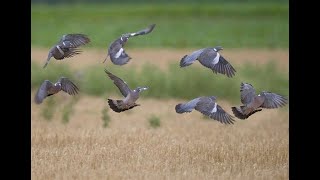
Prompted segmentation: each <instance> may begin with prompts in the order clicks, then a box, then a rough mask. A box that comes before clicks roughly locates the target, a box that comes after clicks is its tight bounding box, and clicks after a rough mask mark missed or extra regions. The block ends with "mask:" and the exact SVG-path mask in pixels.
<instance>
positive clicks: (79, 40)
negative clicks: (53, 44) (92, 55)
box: [59, 34, 90, 48]
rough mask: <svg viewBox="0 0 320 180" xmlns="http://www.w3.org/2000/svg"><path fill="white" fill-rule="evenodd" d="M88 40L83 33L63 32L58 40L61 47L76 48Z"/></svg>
mask: <svg viewBox="0 0 320 180" xmlns="http://www.w3.org/2000/svg"><path fill="white" fill-rule="evenodd" d="M89 42H90V39H89V37H88V36H87V35H85V34H65V35H63V36H62V38H61V39H60V41H59V45H60V46H61V47H62V48H76V47H79V46H81V45H85V44H87V43H89Z"/></svg>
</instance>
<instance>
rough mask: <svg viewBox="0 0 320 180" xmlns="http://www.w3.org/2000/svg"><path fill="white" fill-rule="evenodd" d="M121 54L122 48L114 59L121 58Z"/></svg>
mask: <svg viewBox="0 0 320 180" xmlns="http://www.w3.org/2000/svg"><path fill="white" fill-rule="evenodd" d="M122 52H123V48H121V49H120V50H119V51H118V52H117V54H116V55H115V56H114V57H115V58H119V57H120V56H121V54H122Z"/></svg>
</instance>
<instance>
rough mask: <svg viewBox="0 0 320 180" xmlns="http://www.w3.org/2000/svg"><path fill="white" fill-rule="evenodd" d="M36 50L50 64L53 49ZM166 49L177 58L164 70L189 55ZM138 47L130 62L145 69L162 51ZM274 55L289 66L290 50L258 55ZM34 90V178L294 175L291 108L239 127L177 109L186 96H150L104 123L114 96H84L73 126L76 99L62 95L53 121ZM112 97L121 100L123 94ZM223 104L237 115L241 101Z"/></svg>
mask: <svg viewBox="0 0 320 180" xmlns="http://www.w3.org/2000/svg"><path fill="white" fill-rule="evenodd" d="M31 51H32V58H31V59H33V60H34V61H36V62H38V63H40V64H42V63H43V62H44V61H45V58H46V56H47V51H46V49H41V48H32V50H31ZM161 51H163V52H166V53H164V54H165V55H166V56H167V57H170V58H165V57H163V56H162V57H161V58H163V59H164V60H163V61H160V60H157V61H158V62H161V63H160V64H161V65H159V66H161V67H166V65H167V64H168V63H169V61H168V60H165V59H177V57H180V56H181V54H184V53H186V52H188V50H172V51H170V50H161ZM130 52H131V55H132V56H137V58H135V59H133V61H134V63H133V61H132V62H131V65H130V63H129V64H128V65H130V66H139V63H140V64H142V62H143V61H144V60H143V59H144V58H145V59H150V58H151V57H152V56H154V55H153V54H154V52H157V51H155V50H153V51H152V50H145V51H142V54H139V51H135V50H130ZM252 52H253V50H234V51H233V52H231V51H230V52H229V54H230V55H229V56H230V58H231V57H232V56H234V57H237V60H235V61H234V62H236V63H241V62H244V61H245V60H246V58H245V54H247V53H252ZM237 54H238V55H239V54H242V56H237ZM104 55H105V51H103V50H101V51H100V50H91V51H88V52H84V53H83V55H79V57H75V58H73V59H72V60H69V61H65V63H66V64H68V65H69V66H71V67H74V68H79V67H84V66H85V65H88V64H89V63H90V60H92V61H95V62H94V63H101V61H99V59H103V58H104ZM263 55H264V56H263ZM270 55H271V56H275V57H274V58H277V59H279V66H280V67H282V68H284V70H288V62H289V60H288V51H285V50H282V51H280V50H277V52H275V53H270V52H269V50H259V51H258V50H257V51H256V52H255V56H256V57H257V58H258V59H265V61H266V60H268V59H270V57H266V56H270ZM139 57H141V59H142V60H141V62H140V61H139ZM76 61H77V62H76ZM265 61H263V60H261V61H259V63H261V62H262V63H263V62H265ZM50 63H56V61H52V62H50ZM59 63H60V62H59ZM94 63H93V64H94ZM253 63H258V62H253ZM49 66H50V65H49ZM34 93H35V92H34V91H33V92H31V128H32V129H31V144H32V147H31V148H32V149H31V171H32V172H31V176H32V177H31V178H32V179H34V180H37V179H39V180H42V179H47V180H51V179H59V180H64V179H77V180H79V179H80V180H81V179H86V180H87V179H217V180H219V179H223V180H224V179H226V180H229V179H230V180H231V179H232V180H236V179H244V180H248V179H252V180H253V179H254V180H256V179H257V180H259V179H272V180H282V179H288V178H289V110H288V108H282V109H272V110H262V111H261V112H259V113H256V114H255V115H253V116H251V117H250V118H249V119H247V120H237V119H236V120H237V121H236V122H235V124H234V125H223V124H221V123H219V122H217V121H213V120H209V119H206V118H203V116H202V114H200V113H199V112H197V111H193V112H192V113H186V114H177V113H176V112H175V109H174V106H175V105H176V104H178V103H180V102H185V101H186V100H183V99H169V100H161V99H146V98H143V95H142V97H141V99H139V100H138V103H139V104H141V106H138V107H136V108H134V109H131V110H129V111H127V112H123V113H115V112H113V111H111V110H108V115H109V116H110V123H109V126H108V127H106V128H104V127H103V120H102V111H103V109H109V107H108V106H107V102H106V98H107V97H100V98H99V97H91V96H87V95H83V94H81V93H80V94H79V100H78V102H77V103H76V104H75V106H74V112H73V114H72V116H71V118H70V121H69V123H67V124H64V123H62V109H63V107H64V105H65V104H66V103H67V102H68V101H70V99H71V98H72V97H70V96H68V95H66V94H64V93H59V94H57V95H55V97H54V98H55V100H56V102H59V103H61V105H59V106H58V107H57V109H56V112H55V113H54V116H53V118H52V120H50V121H48V120H46V119H44V118H43V117H42V116H41V111H42V109H43V108H44V106H43V104H41V105H36V104H35V103H34V102H33V98H34V97H33V96H34ZM110 96H112V97H115V98H117V97H119V98H120V94H110ZM44 104H45V102H44ZM219 104H220V106H221V107H223V108H224V109H225V110H226V111H227V112H228V113H230V114H232V112H231V108H230V107H231V106H233V105H234V104H230V103H229V102H227V101H224V100H223V99H221V98H220V99H219ZM152 115H155V116H157V117H159V119H160V121H161V126H160V127H158V128H152V127H151V126H150V125H149V121H148V119H149V118H150V117H151V116H152Z"/></svg>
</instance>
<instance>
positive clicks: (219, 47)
mask: <svg viewBox="0 0 320 180" xmlns="http://www.w3.org/2000/svg"><path fill="white" fill-rule="evenodd" d="M222 49H223V48H222V46H216V47H214V48H213V50H214V51H216V52H218V51H220V50H222Z"/></svg>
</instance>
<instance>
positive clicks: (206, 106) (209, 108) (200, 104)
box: [175, 96, 235, 124]
mask: <svg viewBox="0 0 320 180" xmlns="http://www.w3.org/2000/svg"><path fill="white" fill-rule="evenodd" d="M175 109H176V112H177V113H179V114H182V113H186V112H188V113H189V112H191V111H192V110H193V109H195V110H197V111H199V112H201V113H202V114H204V115H205V116H208V117H209V118H211V119H214V120H217V121H219V122H220V123H223V124H233V123H234V121H235V120H234V119H233V116H231V115H230V114H228V113H227V112H226V111H225V110H223V109H222V107H221V106H219V105H218V104H217V102H216V97H215V96H208V97H198V98H195V99H192V100H191V101H189V102H186V103H180V104H177V105H176V107H175Z"/></svg>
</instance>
